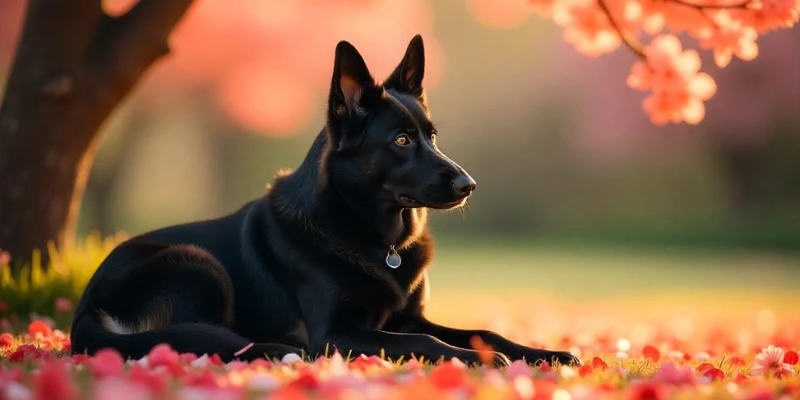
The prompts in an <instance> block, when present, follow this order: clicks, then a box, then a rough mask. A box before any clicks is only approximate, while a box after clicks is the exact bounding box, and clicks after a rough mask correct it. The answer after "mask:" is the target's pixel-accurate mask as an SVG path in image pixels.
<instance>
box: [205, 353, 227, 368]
mask: <svg viewBox="0 0 800 400" xmlns="http://www.w3.org/2000/svg"><path fill="white" fill-rule="evenodd" d="M208 362H210V363H211V365H214V366H217V367H221V366H222V365H223V364H224V363H223V362H222V359H221V358H219V354H217V353H214V354H212V355H211V357H208Z"/></svg>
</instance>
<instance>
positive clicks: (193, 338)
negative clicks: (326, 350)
mask: <svg viewBox="0 0 800 400" xmlns="http://www.w3.org/2000/svg"><path fill="white" fill-rule="evenodd" d="M70 338H71V342H72V352H73V354H82V353H87V354H90V355H92V354H94V353H96V352H97V351H98V350H101V349H104V348H111V349H115V350H117V351H118V352H120V354H122V356H123V357H126V358H130V359H140V358H142V357H144V356H146V355H147V354H148V353H149V352H150V350H152V349H153V347H155V346H157V345H159V344H162V343H165V344H168V345H169V346H170V347H171V348H172V349H173V350H175V351H177V352H178V353H194V354H196V355H198V356H200V355H203V354H207V355H209V356H211V355H213V354H217V355H218V356H219V357H220V359H221V360H222V361H224V362H229V361H232V360H234V359H239V360H243V361H251V360H254V359H256V358H261V357H266V358H270V359H272V358H278V359H280V358H283V356H285V355H286V354H289V353H295V354H298V355H300V354H301V352H302V350H301V349H298V348H295V347H292V346H286V345H282V344H277V343H259V344H252V343H251V342H250V341H249V340H247V339H246V338H244V337H242V336H240V335H238V334H236V333H234V332H232V331H230V330H228V329H225V328H222V327H218V326H214V325H211V324H205V323H182V324H175V325H167V326H165V327H162V328H157V329H153V330H148V331H143V332H137V333H130V334H126V333H116V332H111V331H109V330H108V329H107V328H106V327H105V326H103V325H102V324H101V322H100V317H99V316H98V315H96V314H94V313H87V314H84V315H83V316H81V317H80V319H79V320H77V321H75V323H74V324H73V325H72V332H71V334H70Z"/></svg>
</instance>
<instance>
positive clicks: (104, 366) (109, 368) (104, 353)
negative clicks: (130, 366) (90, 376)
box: [90, 349, 125, 376]
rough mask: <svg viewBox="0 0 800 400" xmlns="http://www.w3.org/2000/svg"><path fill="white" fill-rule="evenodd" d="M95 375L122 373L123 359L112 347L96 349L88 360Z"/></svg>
mask: <svg viewBox="0 0 800 400" xmlns="http://www.w3.org/2000/svg"><path fill="white" fill-rule="evenodd" d="M90 363H91V365H92V372H93V373H94V375H95V376H116V375H119V374H121V373H122V370H123V369H124V363H125V361H124V360H123V359H122V356H121V355H120V354H119V353H118V352H117V351H116V350H113V349H103V350H100V351H98V352H97V353H96V354H95V355H94V357H92V359H91V361H90Z"/></svg>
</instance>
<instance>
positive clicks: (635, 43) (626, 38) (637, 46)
mask: <svg viewBox="0 0 800 400" xmlns="http://www.w3.org/2000/svg"><path fill="white" fill-rule="evenodd" d="M597 5H599V6H600V9H601V10H603V13H604V14H605V15H606V18H608V22H609V23H611V26H612V27H613V28H614V30H615V31H617V34H619V37H620V39H622V42H623V43H625V45H626V46H628V48H629V49H631V51H633V53H634V54H636V55H637V56H638V57H639V58H641V59H643V60H644V59H646V58H647V56H646V55H645V54H644V45H642V43H641V42H639V40H638V39H636V38H635V37H631V36H630V35H629V34H628V33H627V32H625V31H624V30H623V29H622V28H621V27H620V26H619V24H617V21H616V20H614V17H613V16H612V15H611V10H610V9H609V8H608V5H607V4H606V1H605V0H597Z"/></svg>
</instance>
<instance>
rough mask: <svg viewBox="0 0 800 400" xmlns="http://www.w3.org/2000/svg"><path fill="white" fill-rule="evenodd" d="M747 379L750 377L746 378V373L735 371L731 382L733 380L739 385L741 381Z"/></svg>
mask: <svg viewBox="0 0 800 400" xmlns="http://www.w3.org/2000/svg"><path fill="white" fill-rule="evenodd" d="M749 379H750V378H748V377H747V375H745V374H743V373H741V372H737V373H736V375H735V376H734V377H733V382H735V383H736V384H738V385H741V384H742V383H745V382H747V381H748V380H749Z"/></svg>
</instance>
